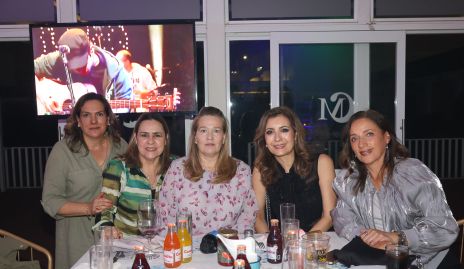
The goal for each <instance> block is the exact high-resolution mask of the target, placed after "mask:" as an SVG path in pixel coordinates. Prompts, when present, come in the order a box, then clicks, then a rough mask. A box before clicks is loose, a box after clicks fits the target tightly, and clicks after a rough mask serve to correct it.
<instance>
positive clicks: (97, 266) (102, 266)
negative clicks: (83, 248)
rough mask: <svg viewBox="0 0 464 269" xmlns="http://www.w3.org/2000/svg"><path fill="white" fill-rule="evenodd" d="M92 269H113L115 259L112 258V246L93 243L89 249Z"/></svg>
mask: <svg viewBox="0 0 464 269" xmlns="http://www.w3.org/2000/svg"><path fill="white" fill-rule="evenodd" d="M89 255H90V269H111V268H112V267H113V260H112V259H111V248H109V247H108V246H104V245H93V246H91V247H90V250H89Z"/></svg>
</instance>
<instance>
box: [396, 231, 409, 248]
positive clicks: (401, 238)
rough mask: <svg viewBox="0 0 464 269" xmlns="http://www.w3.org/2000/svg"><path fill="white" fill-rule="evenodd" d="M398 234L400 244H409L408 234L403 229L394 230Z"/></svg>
mask: <svg viewBox="0 0 464 269" xmlns="http://www.w3.org/2000/svg"><path fill="white" fill-rule="evenodd" d="M393 232H395V233H396V234H398V245H403V246H407V245H408V239H407V238H406V234H405V233H404V232H403V231H393Z"/></svg>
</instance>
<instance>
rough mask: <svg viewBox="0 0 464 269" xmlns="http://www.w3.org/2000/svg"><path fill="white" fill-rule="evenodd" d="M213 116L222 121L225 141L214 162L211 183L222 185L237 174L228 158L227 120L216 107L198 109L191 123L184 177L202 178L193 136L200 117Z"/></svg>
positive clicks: (229, 157)
mask: <svg viewBox="0 0 464 269" xmlns="http://www.w3.org/2000/svg"><path fill="white" fill-rule="evenodd" d="M204 116H214V117H218V118H220V119H221V121H222V131H223V132H224V136H225V140H224V144H223V145H222V147H221V151H220V152H219V157H218V159H217V162H216V169H215V170H216V174H215V176H214V182H213V183H224V182H229V181H230V180H231V179H232V178H233V177H234V176H235V174H236V172H237V162H236V161H235V160H234V159H233V158H232V157H231V156H230V152H229V127H228V125H227V119H226V117H225V116H224V114H223V113H222V111H221V110H219V109H218V108H216V107H212V106H207V107H203V108H202V109H200V112H199V113H198V115H197V116H196V117H195V119H194V120H193V123H192V129H191V130H190V137H189V146H188V148H189V151H188V154H187V160H186V161H185V164H184V169H185V172H184V173H185V177H187V178H188V179H190V180H191V181H194V182H196V181H198V180H200V178H201V177H202V176H203V172H204V171H203V168H202V167H201V163H200V155H199V150H198V146H197V144H195V135H196V133H197V130H198V122H199V121H200V119H201V117H204Z"/></svg>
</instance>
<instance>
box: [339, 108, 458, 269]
mask: <svg viewBox="0 0 464 269" xmlns="http://www.w3.org/2000/svg"><path fill="white" fill-rule="evenodd" d="M342 139H343V142H344V145H343V150H342V153H341V156H340V164H341V166H342V168H343V170H342V171H341V172H340V173H338V175H337V177H336V178H335V180H334V183H333V187H334V189H335V192H336V193H337V195H338V202H337V206H336V208H335V209H333V210H332V212H331V214H332V219H333V225H334V229H335V231H336V232H337V234H338V235H339V236H342V237H344V238H346V239H348V240H351V239H352V238H354V237H355V236H359V237H360V238H361V239H362V240H363V241H364V242H365V243H366V244H368V245H369V246H371V247H374V248H378V249H385V246H386V245H387V244H390V243H398V244H406V245H408V246H409V249H410V254H413V255H418V256H419V257H420V258H419V259H418V260H417V262H421V263H422V264H425V267H426V268H437V267H438V266H439V264H440V263H441V262H442V261H443V262H444V263H448V264H449V262H450V259H451V260H453V257H451V255H447V253H448V248H449V246H450V245H451V244H452V243H453V242H454V241H455V240H456V237H457V235H458V232H459V229H458V226H457V223H456V220H455V219H454V217H453V214H452V212H451V210H450V208H449V206H448V204H447V202H446V198H445V193H444V192H443V189H442V187H441V183H440V181H439V179H438V178H437V176H436V175H435V174H434V173H433V172H432V171H431V170H430V169H429V168H428V167H427V166H425V165H424V164H423V163H422V162H421V161H419V160H417V159H413V158H408V155H409V154H408V151H407V149H406V148H405V147H404V146H403V145H402V144H400V143H399V142H398V141H397V138H396V135H395V133H394V131H393V129H392V128H391V127H390V126H389V124H388V123H387V122H386V120H385V118H384V116H383V115H381V114H380V113H378V112H376V111H374V110H367V111H360V112H357V113H355V114H354V115H353V116H351V118H350V120H349V121H348V123H347V124H346V126H345V128H344V130H343V133H342ZM445 256H447V258H446V259H445V260H446V261H445V260H444V257H445ZM448 256H450V258H448Z"/></svg>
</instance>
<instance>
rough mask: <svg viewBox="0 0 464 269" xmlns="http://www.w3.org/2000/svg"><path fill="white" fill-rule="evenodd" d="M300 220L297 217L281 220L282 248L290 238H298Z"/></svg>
mask: <svg viewBox="0 0 464 269" xmlns="http://www.w3.org/2000/svg"><path fill="white" fill-rule="evenodd" d="M299 232H300V221H299V220H298V219H284V220H283V222H282V241H283V246H284V248H285V247H286V246H287V245H286V244H287V242H289V241H290V240H296V239H298V238H299V236H298V235H299Z"/></svg>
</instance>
